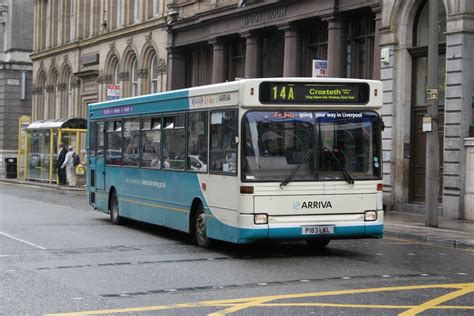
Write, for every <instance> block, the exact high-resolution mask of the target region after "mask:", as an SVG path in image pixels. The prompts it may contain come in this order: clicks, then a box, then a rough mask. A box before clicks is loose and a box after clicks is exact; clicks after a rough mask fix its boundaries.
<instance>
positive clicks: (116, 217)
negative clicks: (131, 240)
mask: <svg viewBox="0 0 474 316" xmlns="http://www.w3.org/2000/svg"><path fill="white" fill-rule="evenodd" d="M110 222H111V223H112V224H115V225H120V223H121V218H120V213H119V201H118V198H117V194H116V193H115V191H114V192H113V193H112V196H111V198H110Z"/></svg>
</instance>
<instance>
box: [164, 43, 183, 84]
mask: <svg viewBox="0 0 474 316" xmlns="http://www.w3.org/2000/svg"><path fill="white" fill-rule="evenodd" d="M185 71H186V62H185V56H184V52H183V51H182V50H180V49H177V48H168V80H167V86H168V90H176V89H182V88H184V87H185V86H186V78H185Z"/></svg>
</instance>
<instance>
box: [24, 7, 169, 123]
mask: <svg viewBox="0 0 474 316" xmlns="http://www.w3.org/2000/svg"><path fill="white" fill-rule="evenodd" d="M34 12H35V13H34V15H35V20H34V23H35V28H34V30H35V31H34V47H33V54H32V55H31V58H32V60H33V73H34V75H33V81H34V88H33V108H32V114H33V120H41V119H57V118H71V117H82V118H85V117H86V112H87V105H88V104H89V103H93V102H100V101H105V100H107V99H108V98H109V99H111V98H116V97H130V96H135V95H140V94H147V93H153V92H159V91H163V90H165V89H166V58H167V51H166V44H167V33H166V28H164V27H165V26H166V20H165V13H166V3H165V2H164V1H162V0H133V1H132V0H131V1H128V0H81V1H64V0H35V1H34Z"/></svg>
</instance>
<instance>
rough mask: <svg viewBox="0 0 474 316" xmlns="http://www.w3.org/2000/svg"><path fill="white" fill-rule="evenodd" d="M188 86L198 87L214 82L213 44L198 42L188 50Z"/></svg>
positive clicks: (186, 75)
mask: <svg viewBox="0 0 474 316" xmlns="http://www.w3.org/2000/svg"><path fill="white" fill-rule="evenodd" d="M185 77H186V86H187V87H196V86H202V85H206V84H210V83H211V82H212V46H211V45H209V44H207V43H206V44H198V45H194V46H190V47H189V48H188V49H187V51H186V74H185Z"/></svg>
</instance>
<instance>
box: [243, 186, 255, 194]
mask: <svg viewBox="0 0 474 316" xmlns="http://www.w3.org/2000/svg"><path fill="white" fill-rule="evenodd" d="M240 193H241V194H253V186H241V187H240Z"/></svg>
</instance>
